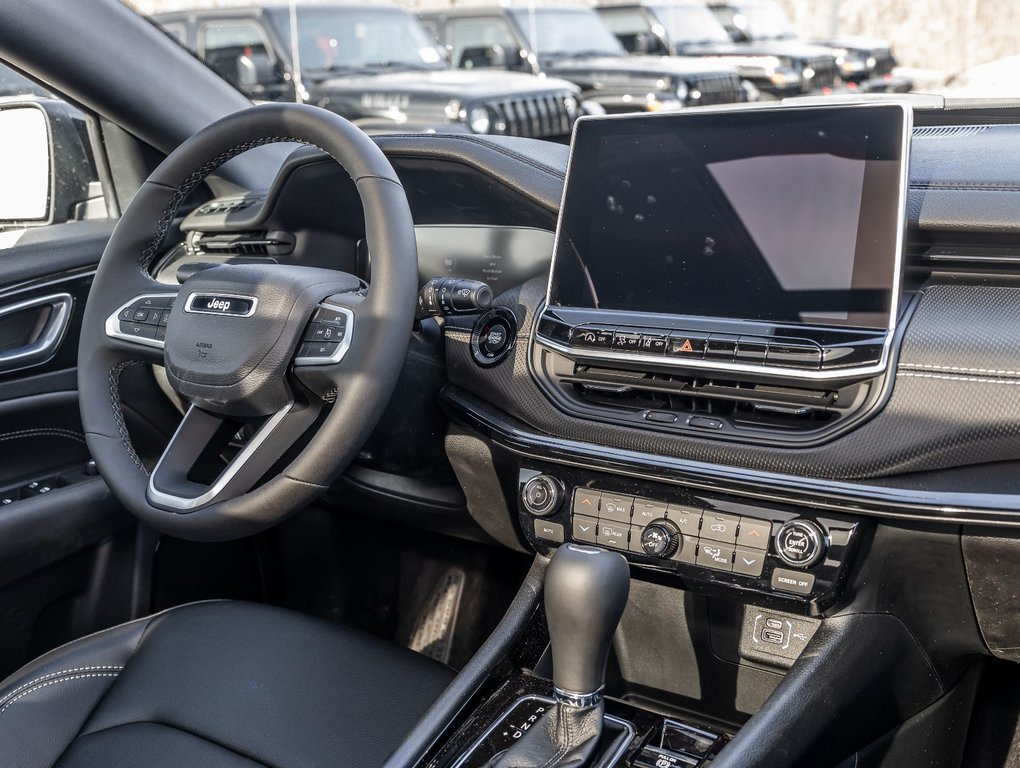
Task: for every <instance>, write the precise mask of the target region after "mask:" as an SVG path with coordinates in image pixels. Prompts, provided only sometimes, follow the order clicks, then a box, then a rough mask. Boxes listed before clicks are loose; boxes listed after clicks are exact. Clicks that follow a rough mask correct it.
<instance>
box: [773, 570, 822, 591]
mask: <svg viewBox="0 0 1020 768" xmlns="http://www.w3.org/2000/svg"><path fill="white" fill-rule="evenodd" d="M771 584H772V588H773V589H775V590H778V591H780V592H792V593H794V594H795V595H810V594H811V590H812V589H814V586H815V577H814V574H811V573H801V572H800V571H790V570H787V569H786V568H776V569H775V570H774V571H772V581H771Z"/></svg>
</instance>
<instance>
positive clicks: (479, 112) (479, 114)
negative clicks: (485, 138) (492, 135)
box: [468, 107, 492, 133]
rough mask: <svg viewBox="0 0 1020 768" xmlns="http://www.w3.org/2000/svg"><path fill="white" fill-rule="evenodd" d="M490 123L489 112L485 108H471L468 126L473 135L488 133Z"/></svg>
mask: <svg viewBox="0 0 1020 768" xmlns="http://www.w3.org/2000/svg"><path fill="white" fill-rule="evenodd" d="M491 124H492V121H491V120H490V119H489V110H487V109H486V108H485V107H472V108H471V111H470V112H469V113H468V125H469V126H471V130H472V131H474V132H475V133H488V132H489V127H490V125H491Z"/></svg>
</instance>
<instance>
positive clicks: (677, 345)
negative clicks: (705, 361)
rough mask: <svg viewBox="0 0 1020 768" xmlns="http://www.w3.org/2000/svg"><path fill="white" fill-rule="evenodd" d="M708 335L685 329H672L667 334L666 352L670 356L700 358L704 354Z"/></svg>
mask: <svg viewBox="0 0 1020 768" xmlns="http://www.w3.org/2000/svg"><path fill="white" fill-rule="evenodd" d="M707 344H708V337H707V336H704V335H699V334H697V333H687V332H686V331H674V332H673V333H671V334H670V335H669V343H668V344H667V345H666V354H667V355H670V356H671V357H692V358H697V359H700V358H702V357H704V356H705V346H706V345H707Z"/></svg>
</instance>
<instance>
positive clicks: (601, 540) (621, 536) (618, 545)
mask: <svg viewBox="0 0 1020 768" xmlns="http://www.w3.org/2000/svg"><path fill="white" fill-rule="evenodd" d="M629 531H630V526H629V525H620V524H619V523H611V522H606V521H605V520H600V521H599V530H598V537H597V541H596V543H597V544H599V546H602V547H613V548H614V549H626V548H627V534H628V533H629Z"/></svg>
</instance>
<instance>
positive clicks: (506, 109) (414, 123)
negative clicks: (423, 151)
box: [153, 5, 584, 138]
mask: <svg viewBox="0 0 1020 768" xmlns="http://www.w3.org/2000/svg"><path fill="white" fill-rule="evenodd" d="M153 19H154V20H155V21H156V22H157V23H158V24H160V25H161V26H162V27H163V28H164V29H165V30H166V31H167V32H168V33H170V34H171V35H173V36H174V37H176V38H177V39H178V40H179V41H180V42H181V43H183V44H184V45H186V46H187V47H188V48H190V49H191V50H192V51H194V52H195V53H196V54H197V55H198V56H199V57H201V58H202V59H203V60H204V61H205V62H206V63H207V64H208V65H209V66H210V67H211V68H212V69H213V70H214V71H216V72H217V74H219V75H220V76H221V77H223V78H224V79H225V80H227V81H228V82H230V83H231V84H232V85H234V86H235V87H237V88H239V89H240V90H241V91H243V92H244V93H245V94H246V95H248V96H250V97H251V98H252V99H255V100H256V101H294V100H295V96H296V91H297V89H300V90H301V101H304V102H306V103H309V104H314V105H316V106H320V107H324V108H326V109H329V110H332V111H333V112H336V113H338V114H340V115H342V116H343V117H346V118H347V119H348V120H351V121H352V122H354V123H355V124H357V125H358V126H359V127H361V128H362V129H363V130H365V131H368V132H369V133H393V132H401V133H403V132H442V133H451V132H452V133H467V132H471V133H480V134H505V135H514V136H527V137H531V138H564V137H567V136H569V134H570V130H571V128H572V126H573V123H574V120H575V119H576V118H577V117H579V116H580V115H581V114H582V113H583V111H584V109H583V107H582V105H581V99H580V91H579V89H578V88H577V87H576V86H574V85H572V84H571V83H569V82H566V81H565V80H558V79H555V78H538V77H534V76H532V75H527V74H522V73H515V72H506V73H499V74H494V73H491V72H486V73H474V72H464V71H455V70H451V69H450V68H449V66H448V64H447V62H446V61H445V59H444V56H443V54H442V52H441V51H440V50H438V49H437V48H436V47H435V45H434V42H433V41H432V40H431V39H430V36H429V34H428V32H427V31H426V30H424V29H423V28H422V27H421V25H420V24H419V23H418V21H417V20H416V19H415V18H414V16H413V15H411V14H410V13H408V12H407V11H405V10H403V9H400V8H395V7H386V6H367V5H366V6H355V5H343V6H340V5H335V6H334V5H322V6H319V5H316V6H304V7H300V8H299V9H298V10H297V38H298V45H297V57H296V62H295V57H294V56H293V55H292V52H291V28H290V10H289V9H288V8H287V7H286V6H280V7H258V8H254V7H253V8H230V9H218V10H194V11H182V12H174V13H163V14H157V15H155V16H154V17H153ZM295 63H296V64H297V66H298V67H299V68H300V78H295V77H294V72H295V68H296V67H295Z"/></svg>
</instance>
